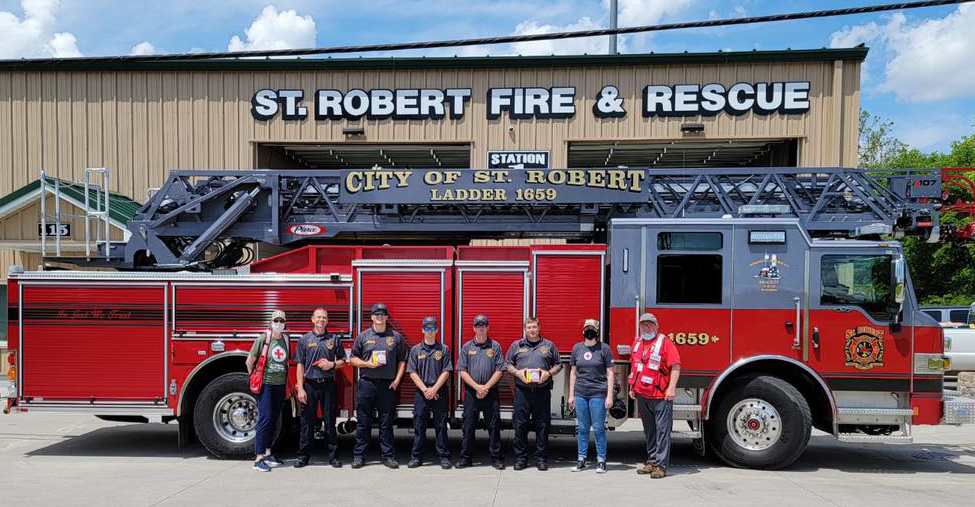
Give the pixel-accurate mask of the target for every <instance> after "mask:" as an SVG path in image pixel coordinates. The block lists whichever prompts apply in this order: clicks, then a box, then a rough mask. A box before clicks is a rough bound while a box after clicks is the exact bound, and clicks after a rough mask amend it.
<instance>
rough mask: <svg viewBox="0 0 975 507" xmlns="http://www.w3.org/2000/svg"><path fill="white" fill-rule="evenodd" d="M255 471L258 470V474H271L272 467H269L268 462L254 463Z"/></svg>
mask: <svg viewBox="0 0 975 507" xmlns="http://www.w3.org/2000/svg"><path fill="white" fill-rule="evenodd" d="M254 470H257V471H258V472H270V471H271V467H269V466H268V464H267V462H265V461H264V460H260V461H257V462H256V463H254Z"/></svg>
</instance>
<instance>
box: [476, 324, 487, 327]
mask: <svg viewBox="0 0 975 507" xmlns="http://www.w3.org/2000/svg"><path fill="white" fill-rule="evenodd" d="M474 327H487V324H474Z"/></svg>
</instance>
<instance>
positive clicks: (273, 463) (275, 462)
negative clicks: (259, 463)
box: [264, 454, 284, 468]
mask: <svg viewBox="0 0 975 507" xmlns="http://www.w3.org/2000/svg"><path fill="white" fill-rule="evenodd" d="M264 461H265V462H267V466H269V467H271V468H277V467H279V466H281V465H283V464H284V463H282V462H281V460H279V459H278V458H276V457H275V456H274V455H273V454H271V455H268V456H264Z"/></svg>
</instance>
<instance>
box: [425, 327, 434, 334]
mask: <svg viewBox="0 0 975 507" xmlns="http://www.w3.org/2000/svg"><path fill="white" fill-rule="evenodd" d="M423 330H424V331H426V332H428V333H432V332H434V331H436V330H437V328H435V327H425V328H423Z"/></svg>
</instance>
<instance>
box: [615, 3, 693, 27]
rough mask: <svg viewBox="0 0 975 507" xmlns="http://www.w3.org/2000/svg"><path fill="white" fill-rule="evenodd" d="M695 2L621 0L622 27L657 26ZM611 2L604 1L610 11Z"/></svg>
mask: <svg viewBox="0 0 975 507" xmlns="http://www.w3.org/2000/svg"><path fill="white" fill-rule="evenodd" d="M694 1H695V0H619V4H618V5H619V24H620V26H643V25H655V24H657V23H659V22H660V19H661V18H663V17H664V16H667V15H673V14H677V13H678V12H680V11H682V10H684V9H685V8H686V7H688V6H689V5H691V4H692V3H694ZM608 6H609V1H608V0H603V8H604V10H605V9H608V8H609V7H608Z"/></svg>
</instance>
